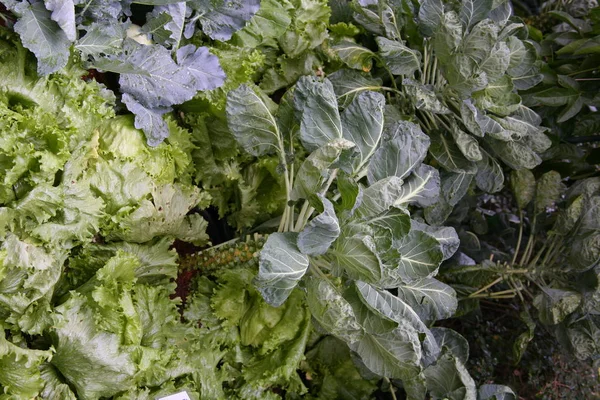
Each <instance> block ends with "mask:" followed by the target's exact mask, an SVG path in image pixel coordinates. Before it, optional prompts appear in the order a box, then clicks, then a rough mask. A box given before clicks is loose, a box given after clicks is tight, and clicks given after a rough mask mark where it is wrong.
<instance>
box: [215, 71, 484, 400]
mask: <svg viewBox="0 0 600 400" xmlns="http://www.w3.org/2000/svg"><path fill="white" fill-rule="evenodd" d="M384 106H385V100H384V97H383V96H382V95H381V94H378V93H375V92H370V91H365V92H362V93H360V94H359V95H358V96H356V98H355V99H354V100H353V101H352V102H351V103H350V104H349V105H348V107H346V109H345V110H344V111H343V112H342V113H340V112H339V107H338V103H337V100H336V95H335V93H334V90H333V85H332V84H331V82H330V81H328V80H323V81H321V80H320V79H318V78H316V77H302V78H301V79H300V80H299V81H298V83H297V84H296V86H295V88H294V89H293V90H291V91H288V92H287V93H286V94H285V95H284V97H283V99H282V102H281V103H280V104H279V105H277V104H275V103H273V102H272V101H271V100H270V99H269V98H268V97H266V96H265V95H264V94H262V93H261V92H260V90H259V89H258V88H253V87H250V86H246V85H243V86H241V87H239V88H238V89H236V90H233V91H231V92H230V93H229V95H228V103H227V118H228V125H229V128H230V130H231V132H232V133H233V135H234V136H235V138H236V140H237V141H238V143H239V144H240V145H241V146H242V147H243V148H244V149H245V150H246V151H247V152H249V153H250V154H252V155H254V156H256V157H259V158H260V157H264V156H266V155H268V154H276V155H277V156H278V157H279V160H280V166H279V171H280V173H281V174H282V175H283V179H284V181H285V187H286V203H285V209H284V212H283V215H282V216H281V219H280V224H279V228H278V231H277V232H276V233H272V234H270V235H269V237H268V239H267V241H266V242H265V244H264V246H263V248H262V249H261V250H260V252H259V254H258V257H259V271H258V275H257V276H256V278H255V285H256V287H257V289H258V290H259V292H260V293H261V294H262V296H263V298H264V299H265V300H266V302H267V303H269V304H271V305H274V306H280V305H282V304H284V303H285V302H286V299H287V298H288V297H289V296H290V295H291V294H294V293H296V292H297V291H298V290H300V289H302V290H303V291H304V293H305V294H304V296H305V301H306V303H307V304H308V309H309V310H310V312H311V315H312V317H313V321H314V323H315V324H316V325H317V326H318V327H319V329H321V330H323V331H324V332H326V333H327V334H329V335H332V336H335V337H337V338H338V339H340V340H342V341H343V342H345V343H346V344H347V345H348V347H349V348H350V349H351V350H352V351H353V352H354V353H356V354H357V355H358V358H359V360H360V361H359V362H360V363H361V364H363V365H364V366H366V367H367V368H368V370H370V371H371V372H372V373H375V374H376V375H378V376H381V377H385V378H391V379H398V380H400V381H401V382H402V383H401V384H402V386H403V387H404V390H405V391H406V392H407V394H408V396H409V398H414V399H419V398H424V397H425V395H426V393H427V391H428V390H429V391H430V393H431V394H432V395H433V396H434V397H436V398H437V397H440V398H441V397H445V396H451V395H452V394H453V393H454V394H456V395H458V393H461V394H462V396H464V397H465V398H475V396H476V388H475V384H474V382H473V380H472V378H471V377H470V376H469V374H468V372H467V371H466V370H465V368H464V362H463V361H464V359H463V358H462V357H463V355H462V353H461V352H460V351H459V350H457V349H455V348H453V346H452V345H450V344H449V343H448V342H446V341H445V340H444V339H443V338H441V337H438V336H436V335H435V333H434V331H432V330H431V329H430V328H429V326H430V325H431V324H432V323H433V322H435V321H436V320H438V319H443V318H448V317H450V316H451V315H452V314H453V313H454V310H455V309H456V306H457V302H456V296H455V293H454V291H453V290H452V289H451V288H450V287H449V286H447V285H445V284H444V283H442V282H440V281H438V280H436V279H435V275H436V273H437V270H438V267H439V265H440V263H441V262H442V261H443V260H444V259H446V258H448V257H450V256H451V255H452V254H453V253H454V251H455V250H456V247H457V245H458V240H457V237H456V234H455V231H454V230H453V229H452V228H444V227H433V226H429V225H427V224H425V223H423V222H419V221H416V220H413V219H412V218H411V210H413V209H415V207H425V206H428V205H430V204H433V203H434V202H435V201H436V199H437V196H438V192H439V175H438V173H437V170H435V169H434V168H433V167H431V166H429V165H426V164H424V163H423V160H424V158H425V156H426V154H427V148H428V147H429V138H428V137H427V136H426V135H425V134H424V133H423V132H422V131H421V129H420V127H419V126H418V125H416V124H413V123H411V122H407V121H400V120H397V121H387V122H386V124H384ZM384 125H385V126H387V128H384ZM296 142H300V144H301V146H302V147H303V148H304V149H305V150H306V151H307V152H308V153H309V154H308V156H307V157H306V158H305V159H304V161H303V162H302V164H301V166H300V167H299V168H298V169H297V171H296V169H295V168H294V164H293V152H294V148H295V147H294V144H295V143H296ZM313 214H315V215H314V216H313ZM390 290H392V291H390ZM449 335H450V336H452V337H454V336H456V337H459V338H460V336H459V335H458V334H456V333H455V332H451V333H449ZM442 336H443V335H442ZM444 337H445V336H444ZM457 340H459V339H457Z"/></svg>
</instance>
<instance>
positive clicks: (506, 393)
mask: <svg viewBox="0 0 600 400" xmlns="http://www.w3.org/2000/svg"><path fill="white" fill-rule="evenodd" d="M507 3H508V2H507ZM477 399H479V400H516V399H517V395H516V394H515V392H513V390H512V389H511V388H509V387H508V386H504V385H489V384H488V385H481V386H480V387H479V390H478V391H477Z"/></svg>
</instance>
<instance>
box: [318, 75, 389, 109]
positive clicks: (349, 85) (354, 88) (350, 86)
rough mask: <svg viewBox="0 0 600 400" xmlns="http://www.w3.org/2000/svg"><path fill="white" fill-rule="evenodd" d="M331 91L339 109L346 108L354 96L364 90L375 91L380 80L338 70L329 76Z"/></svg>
mask: <svg viewBox="0 0 600 400" xmlns="http://www.w3.org/2000/svg"><path fill="white" fill-rule="evenodd" d="M329 80H330V81H331V83H332V84H333V90H334V91H335V94H336V95H337V97H338V103H339V105H340V107H342V108H344V107H347V106H348V105H349V104H350V103H352V101H353V100H354V98H356V96H357V95H358V94H359V93H361V92H363V91H365V90H377V89H378V88H379V87H380V86H381V83H382V82H381V79H377V78H373V77H372V76H371V75H370V74H367V73H364V72H360V71H355V70H352V69H340V70H338V71H336V72H334V73H333V74H331V75H329Z"/></svg>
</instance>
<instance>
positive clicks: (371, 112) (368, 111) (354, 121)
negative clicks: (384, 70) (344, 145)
mask: <svg viewBox="0 0 600 400" xmlns="http://www.w3.org/2000/svg"><path fill="white" fill-rule="evenodd" d="M384 105H385V98H384V97H383V95H381V94H379V93H375V92H363V93H361V94H359V95H358V96H357V97H356V98H355V99H354V101H353V102H352V103H351V104H350V105H349V106H348V107H347V108H346V109H345V110H344V112H343V113H342V116H341V122H342V128H343V135H344V138H345V139H347V140H349V141H351V142H353V143H354V144H355V145H356V149H357V150H358V152H359V157H358V158H357V161H356V163H357V166H356V167H355V168H354V170H355V171H359V170H360V169H361V168H363V167H364V166H365V165H366V164H367V163H368V162H369V159H370V158H371V156H372V155H373V153H374V152H375V150H376V149H377V147H378V146H379V142H380V139H381V135H382V132H383V107H384Z"/></svg>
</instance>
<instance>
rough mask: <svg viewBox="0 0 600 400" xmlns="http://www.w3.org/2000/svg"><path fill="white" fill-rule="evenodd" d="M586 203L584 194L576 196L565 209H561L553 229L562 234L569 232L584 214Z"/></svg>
mask: <svg viewBox="0 0 600 400" xmlns="http://www.w3.org/2000/svg"><path fill="white" fill-rule="evenodd" d="M584 205H585V198H584V196H583V195H579V196H577V197H575V198H574V199H573V200H572V201H571V203H570V204H569V205H568V206H567V207H566V208H565V209H563V210H560V211H559V213H558V216H557V217H556V221H555V223H554V226H553V227H552V231H553V232H556V233H558V234H560V235H566V234H567V233H569V231H570V230H571V229H573V228H574V227H575V224H576V223H577V221H578V220H579V217H580V216H581V215H582V214H583V208H584Z"/></svg>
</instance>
